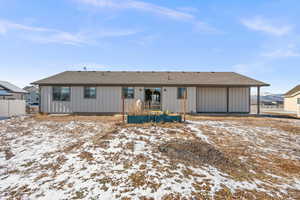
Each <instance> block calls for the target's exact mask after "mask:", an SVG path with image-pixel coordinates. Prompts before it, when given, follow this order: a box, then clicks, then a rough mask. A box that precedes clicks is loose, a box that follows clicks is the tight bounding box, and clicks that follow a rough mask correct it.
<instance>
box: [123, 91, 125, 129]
mask: <svg viewBox="0 0 300 200" xmlns="http://www.w3.org/2000/svg"><path fill="white" fill-rule="evenodd" d="M122 120H123V123H124V124H125V98H124V94H122Z"/></svg>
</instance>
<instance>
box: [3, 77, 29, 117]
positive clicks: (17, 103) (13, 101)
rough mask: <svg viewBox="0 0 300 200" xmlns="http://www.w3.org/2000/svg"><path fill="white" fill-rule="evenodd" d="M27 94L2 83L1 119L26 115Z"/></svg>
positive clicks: (11, 85) (7, 83)
mask: <svg viewBox="0 0 300 200" xmlns="http://www.w3.org/2000/svg"><path fill="white" fill-rule="evenodd" d="M26 94H27V91H25V90H22V89H21V88H19V87H17V86H15V85H13V84H11V83H9V82H6V81H0V118H3V117H4V118H6V117H11V116H18V115H24V114H26V109H25V108H26V105H25V100H24V96H25V95H26Z"/></svg>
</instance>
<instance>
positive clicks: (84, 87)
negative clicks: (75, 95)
mask: <svg viewBox="0 0 300 200" xmlns="http://www.w3.org/2000/svg"><path fill="white" fill-rule="evenodd" d="M86 88H95V89H96V91H95V97H86V96H85V89H86ZM83 98H84V99H97V87H96V86H83Z"/></svg>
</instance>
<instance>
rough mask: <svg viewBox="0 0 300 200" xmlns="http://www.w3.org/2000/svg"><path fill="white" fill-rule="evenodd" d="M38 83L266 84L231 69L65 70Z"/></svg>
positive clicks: (37, 82)
mask: <svg viewBox="0 0 300 200" xmlns="http://www.w3.org/2000/svg"><path fill="white" fill-rule="evenodd" d="M33 84H37V85H59V84H69V85H73V84H75V85H87V84H90V85H91V84H95V85H165V86H168V85H169V86H171V85H206V86H217V85H227V86H269V84H266V83H264V82H261V81H257V80H254V79H252V78H249V77H246V76H243V75H241V74H238V73H234V72H132V71H126V72H125V71H123V72H122V71H112V72H110V71H65V72H62V73H59V74H57V75H54V76H51V77H48V78H45V79H42V80H39V81H36V82H34V83H33Z"/></svg>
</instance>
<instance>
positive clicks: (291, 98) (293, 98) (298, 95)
mask: <svg viewBox="0 0 300 200" xmlns="http://www.w3.org/2000/svg"><path fill="white" fill-rule="evenodd" d="M297 104H300V85H298V86H296V87H294V88H293V89H291V90H290V91H288V92H287V93H286V94H285V95H284V110H285V111H288V112H297V109H298V105H297Z"/></svg>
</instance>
